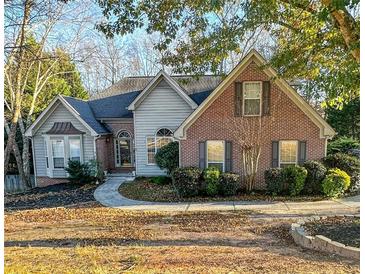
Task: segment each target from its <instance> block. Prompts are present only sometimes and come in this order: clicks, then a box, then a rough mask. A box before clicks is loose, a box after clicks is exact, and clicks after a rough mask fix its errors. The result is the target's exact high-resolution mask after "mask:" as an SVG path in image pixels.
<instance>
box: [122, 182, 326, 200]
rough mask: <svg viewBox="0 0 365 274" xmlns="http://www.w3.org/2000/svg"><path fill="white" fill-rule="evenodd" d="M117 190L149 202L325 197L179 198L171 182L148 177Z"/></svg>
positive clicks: (309, 197)
mask: <svg viewBox="0 0 365 274" xmlns="http://www.w3.org/2000/svg"><path fill="white" fill-rule="evenodd" d="M119 192H120V193H121V194H122V195H123V196H124V197H126V198H129V199H133V200H140V201H151V202H211V201H297V202H301V201H321V200H324V199H326V198H325V197H323V196H298V197H289V196H270V195H266V194H264V192H259V191H258V192H257V193H252V194H247V193H238V194H237V195H235V196H229V197H222V196H217V197H204V196H196V197H187V198H179V197H178V195H177V194H176V191H175V189H174V187H173V186H172V185H171V184H168V185H158V184H155V183H152V182H150V180H149V179H148V178H137V179H136V180H134V181H132V182H129V183H124V184H122V185H121V186H120V187H119Z"/></svg>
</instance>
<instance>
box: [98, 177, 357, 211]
mask: <svg viewBox="0 0 365 274" xmlns="http://www.w3.org/2000/svg"><path fill="white" fill-rule="evenodd" d="M133 179H134V178H133V177H110V178H108V179H107V181H106V182H105V183H104V184H102V185H101V186H99V187H98V188H97V189H96V190H95V192H94V197H95V199H96V200H97V201H98V202H100V203H101V204H102V205H104V206H106V207H112V208H120V209H126V210H150V211H208V210H212V211H213V210H253V211H256V212H257V213H262V214H270V215H277V216H280V215H283V216H290V215H293V216H298V215H335V214H357V213H359V212H360V196H354V197H349V198H343V199H337V200H325V201H318V202H279V201H278V202H269V201H224V202H203V203H190V202H182V203H162V202H158V203H156V202H145V201H136V200H131V199H128V198H125V197H123V196H122V195H121V194H120V193H119V192H118V188H119V186H120V185H121V184H122V183H124V182H128V181H132V180H133Z"/></svg>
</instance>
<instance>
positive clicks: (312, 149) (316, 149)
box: [180, 62, 326, 189]
mask: <svg viewBox="0 0 365 274" xmlns="http://www.w3.org/2000/svg"><path fill="white" fill-rule="evenodd" d="M268 80H270V79H269V77H268V76H267V75H266V74H265V73H264V72H263V71H262V70H261V69H260V68H259V67H258V66H257V65H256V64H255V63H254V62H252V63H250V64H249V65H248V66H247V67H246V68H245V69H244V71H243V72H242V73H241V74H240V75H239V76H238V77H237V79H236V81H242V82H243V81H268ZM270 99H271V103H270V107H271V110H270V115H269V116H264V117H263V118H261V144H262V151H261V157H260V160H259V170H258V178H257V188H259V189H263V188H265V184H264V180H263V179H264V177H263V175H264V171H265V170H266V169H268V168H270V167H271V160H272V159H271V158H272V151H271V150H272V148H271V144H272V141H277V140H299V141H306V142H307V159H313V160H314V159H320V158H322V157H323V156H325V146H326V140H325V139H324V138H320V129H319V128H318V127H317V126H316V125H315V124H314V123H313V122H312V121H311V120H310V119H309V118H308V116H307V115H306V114H305V113H304V112H303V111H302V110H301V109H299V108H298V107H297V106H296V105H295V103H294V102H293V101H291V99H289V98H288V97H287V95H286V94H285V93H284V92H283V91H281V90H280V88H279V87H278V86H277V85H275V84H274V83H273V82H271V98H270ZM235 119H250V121H249V120H247V121H246V122H247V123H248V125H258V124H259V123H258V121H259V120H258V119H259V118H257V117H244V118H241V117H234V83H232V84H231V85H229V86H228V88H226V90H224V91H223V92H222V94H221V95H220V96H219V97H218V98H217V99H216V100H215V101H214V102H213V103H212V104H211V105H210V106H209V107H208V108H207V109H206V110H205V111H204V112H203V113H202V114H201V116H200V117H199V118H198V119H197V120H196V121H195V122H194V123H193V124H192V125H191V126H190V127H189V128H188V129H187V131H186V140H181V142H180V149H181V150H180V151H181V155H180V164H181V166H185V167H186V166H198V165H199V149H198V146H199V141H206V140H230V141H232V142H233V155H232V158H233V172H236V173H240V174H241V166H242V165H241V149H240V145H239V143H238V141H237V134H235V132H236V133H237V130H235V129H236V128H237V125H243V124H244V123H245V122H242V121H240V122H233V121H235ZM253 119H256V121H255V120H253ZM236 121H237V120H236ZM258 128H259V127H257V129H258ZM256 131H257V130H256Z"/></svg>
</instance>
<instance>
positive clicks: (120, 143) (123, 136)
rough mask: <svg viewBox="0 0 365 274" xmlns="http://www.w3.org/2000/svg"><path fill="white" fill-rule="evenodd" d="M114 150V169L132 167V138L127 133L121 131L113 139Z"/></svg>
mask: <svg viewBox="0 0 365 274" xmlns="http://www.w3.org/2000/svg"><path fill="white" fill-rule="evenodd" d="M114 149H115V150H114V151H115V166H116V167H133V166H134V153H133V152H134V149H133V138H132V135H131V134H130V133H129V132H128V131H125V130H122V131H121V132H119V134H118V135H117V137H116V138H115V139H114Z"/></svg>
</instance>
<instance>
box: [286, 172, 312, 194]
mask: <svg viewBox="0 0 365 274" xmlns="http://www.w3.org/2000/svg"><path fill="white" fill-rule="evenodd" d="M280 177H281V180H282V184H283V188H284V191H287V192H288V193H289V195H290V196H297V195H298V194H299V193H300V192H301V191H302V190H303V188H304V182H305V179H306V178H307V170H306V169H305V168H304V167H300V166H288V167H285V168H283V169H282V171H281V176H280Z"/></svg>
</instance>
